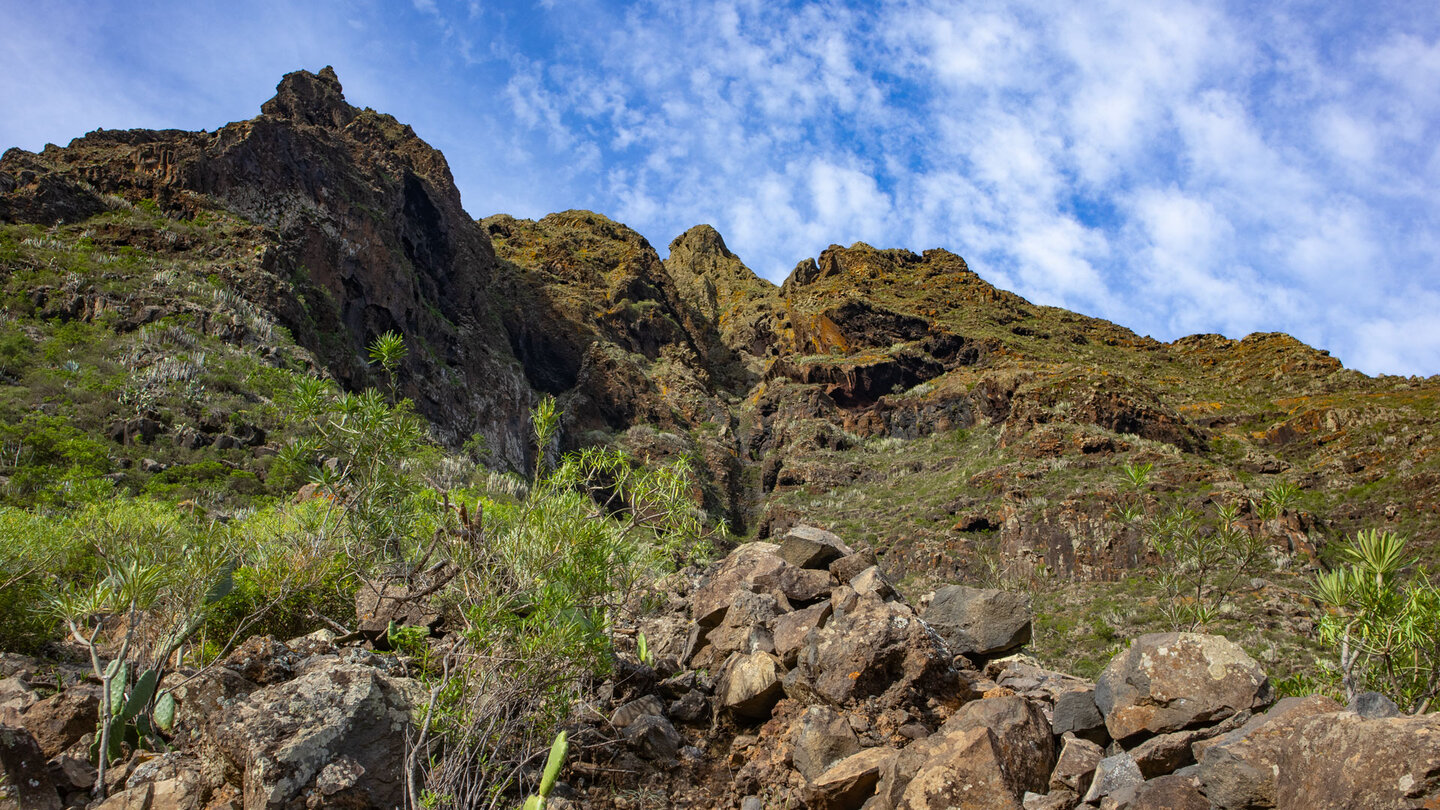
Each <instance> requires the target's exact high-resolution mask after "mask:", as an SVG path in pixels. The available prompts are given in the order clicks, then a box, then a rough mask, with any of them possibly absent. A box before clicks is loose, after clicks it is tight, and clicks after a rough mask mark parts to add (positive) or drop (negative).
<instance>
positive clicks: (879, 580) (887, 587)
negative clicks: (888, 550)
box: [849, 565, 895, 599]
mask: <svg viewBox="0 0 1440 810" xmlns="http://www.w3.org/2000/svg"><path fill="white" fill-rule="evenodd" d="M849 584H850V587H851V588H854V589H855V593H856V594H858V595H860V596H865V595H866V594H874V595H875V596H878V597H880V598H881V599H893V598H894V597H895V587H894V586H893V585H891V584H890V582H889V581H888V580H887V579H885V575H884V574H882V573H880V566H878V565H872V566H870V567H869V568H866V569H865V570H864V571H861V572H860V573H858V574H856V575H855V576H854V577H852V578H851V579H850V583H849Z"/></svg>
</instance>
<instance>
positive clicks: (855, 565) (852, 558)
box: [830, 549, 877, 585]
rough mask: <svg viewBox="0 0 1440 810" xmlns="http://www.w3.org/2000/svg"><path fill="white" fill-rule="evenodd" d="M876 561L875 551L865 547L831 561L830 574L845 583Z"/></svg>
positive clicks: (837, 580)
mask: <svg viewBox="0 0 1440 810" xmlns="http://www.w3.org/2000/svg"><path fill="white" fill-rule="evenodd" d="M876 562H877V560H876V558H875V552H873V551H871V550H869V549H865V550H864V551H859V552H856V553H854V554H850V555H847V556H844V557H841V558H840V559H838V560H835V561H834V562H832V563H830V575H831V576H833V577H834V578H835V581H836V582H838V583H839V584H841V585H845V584H847V583H849V582H850V580H852V579H854V578H855V576H856V575H857V574H859V573H860V572H862V571H864V570H865V569H867V568H869V567H870V566H872V565H875V564H876Z"/></svg>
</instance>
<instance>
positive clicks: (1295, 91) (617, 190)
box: [0, 0, 1440, 375]
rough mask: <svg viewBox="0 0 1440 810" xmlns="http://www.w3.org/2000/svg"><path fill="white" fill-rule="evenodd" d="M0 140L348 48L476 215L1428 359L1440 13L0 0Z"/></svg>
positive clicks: (372, 89) (71, 132)
mask: <svg viewBox="0 0 1440 810" xmlns="http://www.w3.org/2000/svg"><path fill="white" fill-rule="evenodd" d="M0 19H4V20H6V29H7V30H6V33H5V35H4V36H3V37H0V147H8V146H21V147H24V148H27V149H32V150H33V149H39V148H40V147H41V146H43V145H44V144H45V143H46V142H47V141H53V142H56V143H62V144H63V143H66V142H68V141H69V139H70V138H72V137H75V136H77V135H80V134H82V133H84V132H87V131H89V130H92V129H94V128H96V127H101V126H103V127H107V128H122V127H154V128H163V127H175V128H183V129H201V128H207V129H213V128H215V127H217V126H220V125H222V124H224V123H226V122H229V121H234V120H241V119H245V118H249V117H252V116H253V115H255V114H256V113H258V111H259V106H260V104H261V103H262V102H263V101H265V100H266V99H267V98H269V97H270V96H271V95H272V94H273V92H274V86H275V83H276V82H277V81H278V80H279V78H280V76H281V75H282V74H284V73H285V72H288V71H290V70H295V69H297V68H301V67H304V68H308V69H310V70H318V69H320V68H321V67H323V66H324V65H326V64H331V65H334V67H335V69H336V71H337V72H338V73H339V76H340V79H341V82H342V83H343V84H344V86H345V91H346V96H347V98H349V100H350V101H351V103H354V104H356V105H359V106H369V107H373V108H375V109H377V110H381V111H384V112H389V113H391V114H393V115H395V116H396V117H397V118H399V119H400V120H402V121H404V122H406V123H409V124H411V125H413V126H414V128H415V130H416V131H417V132H418V133H419V134H420V135H421V137H423V138H425V139H426V140H428V141H429V142H430V143H432V144H434V145H435V146H437V147H439V148H440V149H441V150H443V151H444V152H445V155H446V156H447V158H449V160H450V164H451V167H452V169H453V170H454V173H455V177H456V181H457V183H458V184H459V186H460V190H461V193H462V195H463V198H464V201H465V206H466V208H467V210H468V211H469V212H470V213H471V214H472V215H474V216H476V217H483V216H487V215H489V214H492V213H496V212H505V213H510V214H514V215H516V216H523V217H539V216H543V215H544V214H546V213H548V212H551V211H557V210H564V209H567V208H589V209H593V210H596V211H600V212H602V213H605V214H607V215H609V216H611V217H613V218H615V219H617V220H620V221H622V222H625V223H626V224H628V225H630V226H631V227H633V228H635V229H636V230H638V231H639V232H641V233H642V234H644V235H645V236H646V237H647V238H648V239H649V240H650V242H651V243H652V244H654V245H655V246H656V248H657V249H658V250H659V251H660V253H661V255H662V256H663V255H664V254H665V250H666V248H665V246H666V245H667V244H668V243H669V241H670V240H671V239H672V238H673V237H674V236H675V235H677V234H679V233H680V232H682V231H683V230H685V229H686V228H688V227H690V226H691V225H694V224H697V223H701V222H708V223H710V224H713V225H714V226H715V227H716V228H718V229H719V230H720V232H721V233H722V234H723V235H724V236H725V238H726V241H727V243H728V244H729V245H730V247H731V249H732V250H734V251H735V252H736V253H737V254H739V255H740V257H741V258H742V259H744V260H745V261H746V263H747V264H749V265H750V266H751V267H753V268H754V269H755V270H756V271H757V272H758V273H760V274H761V275H764V276H766V277H768V278H770V279H772V280H774V281H780V280H781V279H783V278H784V276H785V274H787V273H788V272H789V270H790V269H791V268H793V267H794V266H795V264H796V263H797V262H798V261H800V260H801V259H803V258H806V257H810V256H814V255H817V254H818V253H819V252H820V251H821V250H823V249H824V248H825V247H826V246H827V245H830V244H832V243H839V244H846V245H848V244H850V243H852V242H855V241H865V242H869V243H871V244H873V245H876V246H880V247H906V248H910V249H914V250H922V249H925V248H929V247H945V248H948V249H950V250H953V251H955V252H956V253H959V254H960V255H962V256H964V257H965V258H966V260H967V261H969V262H970V265H971V267H972V268H973V269H974V270H976V271H977V272H978V273H980V274H981V275H982V276H983V277H985V278H986V279H987V280H989V281H991V282H992V283H994V284H997V285H999V286H1002V287H1005V288H1007V289H1011V290H1014V291H1016V292H1018V293H1020V294H1022V295H1024V296H1026V297H1027V298H1030V299H1031V300H1033V301H1036V302H1037V303H1045V304H1054V305H1058V306H1065V307H1069V308H1071V309H1075V310H1078V311H1080V312H1084V313H1086V314H1090V315H1096V316H1100V317H1104V318H1108V319H1110V320H1114V321H1116V322H1118V323H1121V324H1123V325H1125V326H1129V327H1130V328H1132V329H1135V330H1136V331H1138V332H1140V333H1142V334H1150V335H1153V336H1155V337H1157V338H1161V339H1165V340H1170V339H1174V338H1176V337H1180V336H1182V335H1186V334H1191V333H1195V332H1221V333H1224V334H1226V335H1228V336H1230V337H1241V336H1243V335H1245V334H1248V333H1250V332H1252V331H1286V332H1290V333H1291V334H1294V335H1296V336H1297V337H1299V338H1301V339H1302V340H1304V341H1306V342H1307V343H1310V344H1312V345H1315V346H1318V347H1321V348H1325V349H1329V350H1330V351H1331V352H1333V353H1334V354H1335V355H1336V356H1337V357H1339V358H1340V359H1341V360H1343V361H1344V362H1345V364H1346V365H1348V366H1350V367H1352V368H1358V369H1360V370H1362V371H1365V372H1368V373H1372V374H1374V373H1394V374H1406V375H1409V374H1419V375H1431V374H1436V373H1440V4H1435V3H1426V2H1398V3H1388V2H1379V3H1372V2H1366V3H1360V2H1287V1H1286V0H1278V1H1277V2H1268V3H1254V4H1244V3H1220V2H1209V3H1207V2H1189V1H1188V0H1151V1H1150V2H1145V3H1136V2H1133V0H1118V2H1111V0H1095V1H1094V2H1089V3H1083V4H1082V3H1073V2H1051V0H1035V2H1009V3H1005V2H987V1H986V0H976V1H975V2H951V1H950V0H893V1H892V0H882V1H881V2H878V3H853V4H846V3H810V4H798V3H783V2H779V0H769V2H760V1H756V2H750V0H732V1H731V2H707V1H703V0H670V2H645V1H642V2H635V3H611V2H599V1H598V0H572V1H571V2H565V1H564V0H553V2H521V1H518V0H517V2H487V1H486V0H476V1H475V2H465V1H464V0H414V2H392V3H382V2H365V0H351V1H350V2H333V1H330V0H319V1H317V2H309V3H288V2H286V3H281V2H272V3H265V2H256V3H242V2H231V3H210V2H186V3H166V2H150V3H143V4H135V3H121V2H89V3H65V2H52V3H22V2H18V1H17V0H0Z"/></svg>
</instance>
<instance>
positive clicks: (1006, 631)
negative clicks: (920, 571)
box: [924, 585, 1031, 656]
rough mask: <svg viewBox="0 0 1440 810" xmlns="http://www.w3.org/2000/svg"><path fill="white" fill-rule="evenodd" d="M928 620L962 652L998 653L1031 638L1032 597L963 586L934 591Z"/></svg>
mask: <svg viewBox="0 0 1440 810" xmlns="http://www.w3.org/2000/svg"><path fill="white" fill-rule="evenodd" d="M924 615H925V621H926V622H927V623H928V624H929V625H930V626H931V627H934V628H935V632H937V633H939V634H940V637H941V638H943V639H945V643H946V644H948V645H949V646H950V651H951V652H954V653H957V654H960V655H978V656H990V655H997V654H1000V653H1003V652H1006V651H1008V650H1013V649H1015V648H1016V647H1019V646H1020V645H1022V644H1024V643H1026V642H1027V641H1029V640H1030V622H1031V612H1030V598H1029V597H1028V596H1025V595H1023V594H1017V593H1007V592H1005V591H998V590H989V589H981V588H969V587H966V586H964V585H948V586H946V587H944V588H941V589H939V590H937V591H936V592H935V596H934V598H933V599H932V600H931V601H930V606H929V607H927V608H926V609H925V614H924Z"/></svg>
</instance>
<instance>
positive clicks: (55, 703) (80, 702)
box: [20, 683, 100, 758]
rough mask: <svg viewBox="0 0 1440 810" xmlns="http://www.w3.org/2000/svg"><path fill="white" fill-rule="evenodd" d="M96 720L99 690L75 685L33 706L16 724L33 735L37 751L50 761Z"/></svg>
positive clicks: (93, 725)
mask: <svg viewBox="0 0 1440 810" xmlns="http://www.w3.org/2000/svg"><path fill="white" fill-rule="evenodd" d="M99 716H100V687H99V686H98V685H97V684H91V683H85V684H76V685H74V686H71V687H70V688H68V689H65V690H64V691H61V692H58V693H56V694H54V695H51V696H50V697H48V698H46V699H44V700H42V701H40V702H39V703H36V704H35V705H33V706H31V707H30V708H29V709H27V710H26V711H25V714H24V715H22V716H21V718H20V724H21V725H22V726H24V727H25V728H26V729H28V730H29V731H30V733H31V734H33V735H35V741H36V742H37V743H39V744H40V750H41V751H44V752H45V756H46V757H47V758H48V757H53V756H55V755H56V754H59V753H60V752H61V751H64V750H65V749H67V748H69V747H70V746H72V745H74V744H75V743H76V742H79V740H80V738H81V737H84V736H85V735H86V734H89V733H91V732H92V731H94V730H95V724H96V722H97V718H98V717H99Z"/></svg>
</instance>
